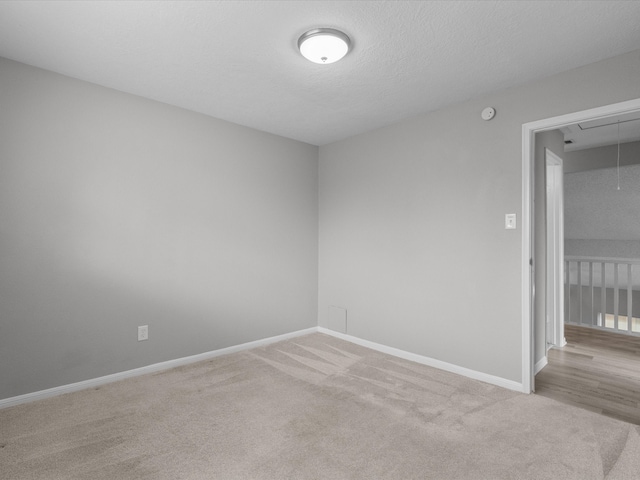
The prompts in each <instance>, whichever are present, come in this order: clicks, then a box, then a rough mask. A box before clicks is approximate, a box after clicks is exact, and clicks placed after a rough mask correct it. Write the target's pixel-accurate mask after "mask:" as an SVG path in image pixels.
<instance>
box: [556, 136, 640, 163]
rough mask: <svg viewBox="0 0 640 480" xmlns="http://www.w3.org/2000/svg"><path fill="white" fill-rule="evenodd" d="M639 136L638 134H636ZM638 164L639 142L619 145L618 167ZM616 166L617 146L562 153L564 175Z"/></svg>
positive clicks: (639, 159)
mask: <svg viewBox="0 0 640 480" xmlns="http://www.w3.org/2000/svg"><path fill="white" fill-rule="evenodd" d="M638 134H640V132H638ZM638 163H640V142H628V143H622V144H620V165H636V164H638ZM617 164H618V146H617V145H606V146H604V147H597V148H587V149H586V150H576V151H574V152H565V153H564V164H563V168H562V170H563V171H564V173H574V172H582V171H585V170H593V169H596V168H612V167H615V166H616V165H617Z"/></svg>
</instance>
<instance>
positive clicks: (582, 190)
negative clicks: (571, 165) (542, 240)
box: [564, 165, 640, 258]
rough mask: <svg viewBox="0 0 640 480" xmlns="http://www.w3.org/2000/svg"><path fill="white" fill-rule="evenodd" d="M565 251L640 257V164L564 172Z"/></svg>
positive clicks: (605, 255)
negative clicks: (617, 170) (618, 183)
mask: <svg viewBox="0 0 640 480" xmlns="http://www.w3.org/2000/svg"><path fill="white" fill-rule="evenodd" d="M564 192H565V193H564V194H565V198H564V206H565V208H564V214H565V254H566V255H581V256H592V257H612V258H640V165H629V166H623V167H620V190H617V172H616V169H615V168H602V169H598V170H589V171H583V172H577V173H567V174H565V175H564Z"/></svg>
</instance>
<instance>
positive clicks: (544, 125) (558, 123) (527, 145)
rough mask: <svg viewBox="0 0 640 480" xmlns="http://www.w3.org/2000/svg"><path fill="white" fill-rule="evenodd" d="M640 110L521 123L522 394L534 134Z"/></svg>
mask: <svg viewBox="0 0 640 480" xmlns="http://www.w3.org/2000/svg"><path fill="white" fill-rule="evenodd" d="M638 110H640V99H634V100H628V101H626V102H620V103H614V104H612V105H605V106H603V107H598V108H592V109H589V110H583V111H580V112H574V113H569V114H566V115H560V116H558V117H551V118H546V119H543V120H537V121H535V122H529V123H525V124H524V125H522V262H521V268H522V293H521V294H522V386H523V391H524V392H525V393H531V385H532V381H533V376H532V374H533V369H534V365H533V359H532V358H531V352H532V351H533V345H532V338H533V337H532V335H531V329H532V327H533V322H532V318H531V296H530V295H531V281H530V270H529V260H530V259H531V258H533V255H532V253H533V252H532V251H531V246H532V242H531V236H530V235H531V233H532V232H533V229H532V228H531V225H532V224H531V221H532V218H531V208H532V201H531V200H532V198H531V180H532V175H531V169H532V167H533V159H534V158H535V152H534V151H533V148H534V136H535V134H536V133H539V132H544V131H547V130H555V129H558V128H561V127H564V126H567V125H571V124H574V123H578V122H584V121H586V120H594V119H600V118H606V117H612V116H615V115H622V114H625V113H631V112H634V111H638Z"/></svg>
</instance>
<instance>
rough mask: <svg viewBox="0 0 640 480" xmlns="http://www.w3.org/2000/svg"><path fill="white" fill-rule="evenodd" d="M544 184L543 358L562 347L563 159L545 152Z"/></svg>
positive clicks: (564, 343) (549, 151) (547, 151)
mask: <svg viewBox="0 0 640 480" xmlns="http://www.w3.org/2000/svg"><path fill="white" fill-rule="evenodd" d="M544 153H545V162H546V166H545V167H546V168H545V181H546V192H547V201H546V209H547V214H546V226H547V239H546V253H547V262H546V267H547V268H546V272H547V273H546V275H547V281H546V297H545V298H546V312H545V340H546V343H547V344H546V346H545V350H544V351H545V357H546V355H547V351H548V350H549V348H551V347H564V346H565V345H566V344H567V342H566V340H565V338H564V275H563V272H564V268H563V267H564V261H563V260H564V212H563V205H564V195H563V190H564V188H563V184H562V183H563V170H562V168H563V165H562V164H563V162H562V158H561V157H559V156H558V155H556V154H555V153H553V152H552V151H551V150H549V149H548V148H545V152H544Z"/></svg>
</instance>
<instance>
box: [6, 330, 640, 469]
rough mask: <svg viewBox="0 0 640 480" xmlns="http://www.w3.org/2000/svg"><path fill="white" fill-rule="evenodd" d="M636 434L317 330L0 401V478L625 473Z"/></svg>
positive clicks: (637, 461) (636, 456)
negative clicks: (99, 382)
mask: <svg viewBox="0 0 640 480" xmlns="http://www.w3.org/2000/svg"><path fill="white" fill-rule="evenodd" d="M639 432H640V430H639V428H638V427H636V426H633V425H630V424H626V423H623V422H620V421H617V420H614V419H611V418H606V417H601V416H598V415H596V414H594V413H591V412H588V411H585V410H580V409H577V408H575V407H571V406H568V405H563V404H560V403H557V402H555V401H553V400H549V399H546V398H542V397H538V396H535V395H522V394H518V393H515V392H511V391H508V390H504V389H501V388H499V387H494V386H491V385H487V384H484V383H481V382H477V381H474V380H469V379H467V378H463V377H459V376H456V375H453V374H450V373H446V372H442V371H439V370H436V369H432V368H429V367H425V366H422V365H418V364H415V363H411V362H408V361H404V360H400V359H397V358H395V357H391V356H387V355H384V354H381V353H378V352H375V351H372V350H368V349H366V348H362V347H359V346H356V345H352V344H350V343H347V342H344V341H341V340H338V339H336V338H333V337H331V336H327V335H323V334H319V333H318V334H311V335H307V336H304V337H299V338H296V339H293V340H288V341H285V342H280V343H276V344H273V345H270V346H268V347H265V348H258V349H254V350H251V351H245V352H241V353H235V354H231V355H227V356H223V357H218V358H216V359H214V360H211V361H206V362H201V363H196V364H192V365H189V366H186V367H181V368H176V369H173V370H169V371H165V372H162V373H158V374H152V375H147V376H142V377H137V378H133V379H129V380H124V381H121V382H117V383H112V384H109V385H105V386H103V387H100V388H96V389H92V390H86V391H82V392H76V393H71V394H67V395H62V396H59V397H55V398H51V399H47V400H42V401H38V402H34V403H30V404H26V405H21V406H17V407H12V408H7V409H4V410H0V478H1V479H3V480H4V479H6V480H9V479H11V480H13V479H47V480H54V479H230V480H232V479H368V480H370V479H439V480H440V479H487V480H496V479H510V480H511V479H579V480H589V479H602V478H606V479H609V480H613V479H630V480H631V479H634V480H637V479H638V478H640V435H639Z"/></svg>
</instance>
